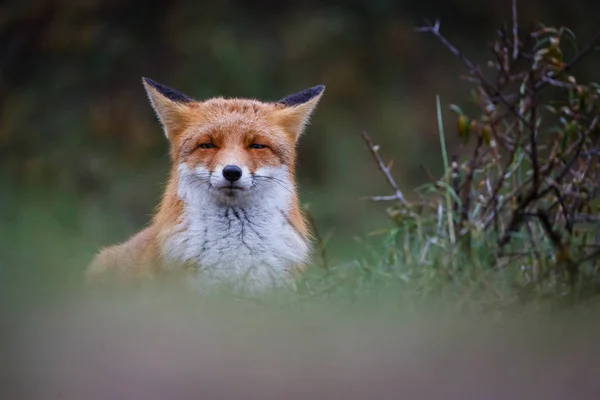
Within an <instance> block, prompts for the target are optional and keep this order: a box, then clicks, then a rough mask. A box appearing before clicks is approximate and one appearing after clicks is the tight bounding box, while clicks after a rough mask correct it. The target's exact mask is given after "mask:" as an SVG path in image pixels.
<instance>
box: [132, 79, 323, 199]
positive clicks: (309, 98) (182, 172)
mask: <svg viewBox="0 0 600 400" xmlns="http://www.w3.org/2000/svg"><path fill="white" fill-rule="evenodd" d="M143 84H144V86H145V89H146V92H147V94H148V97H149V99H150V103H151V104H152V107H153V108H154V110H155V112H156V114H157V116H158V119H159V120H160V122H161V124H162V127H163V130H164V133H165V135H166V137H167V139H168V140H169V142H170V145H171V146H170V147H171V158H172V162H173V166H174V169H175V170H176V174H177V179H178V192H179V197H182V198H184V199H185V198H188V199H190V198H191V197H192V196H193V197H197V196H198V194H199V193H201V194H202V201H207V200H212V201H215V202H220V203H225V204H229V205H232V204H240V203H244V202H252V201H265V200H267V199H269V197H271V196H276V195H277V194H278V193H279V194H282V195H286V193H288V194H293V193H294V182H295V181H294V169H295V168H294V165H295V157H296V151H295V148H296V142H297V141H298V138H299V137H300V135H301V134H302V132H303V130H304V128H305V127H306V125H307V123H308V120H309V117H310V115H311V113H312V112H313V110H314V108H315V106H316V105H317V103H318V102H319V100H320V98H321V96H322V95H323V91H324V89H325V87H324V86H315V87H312V88H310V89H306V90H304V91H302V92H299V93H296V94H293V95H290V96H287V97H285V98H283V99H281V100H279V101H277V102H262V101H258V100H249V99H225V98H213V99H209V100H205V101H197V100H194V99H192V98H191V97H188V96H186V95H184V94H182V93H179V92H178V91H176V90H173V89H171V88H169V87H166V86H164V85H161V84H159V83H157V82H154V81H152V80H151V79H148V78H143ZM207 197H208V198H207Z"/></svg>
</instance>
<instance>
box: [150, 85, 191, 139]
mask: <svg viewBox="0 0 600 400" xmlns="http://www.w3.org/2000/svg"><path fill="white" fill-rule="evenodd" d="M142 82H143V83H144V88H145V89H146V93H147V94H148V99H149V100H150V104H152V108H154V111H155V112H156V115H157V116H158V119H159V120H160V122H161V124H162V126H163V129H164V131H165V135H166V136H167V138H169V137H171V136H172V134H173V133H174V132H175V131H177V130H178V129H179V128H180V127H181V124H182V114H183V111H185V110H186V109H188V107H189V104H190V103H192V102H193V101H194V100H193V99H192V98H190V97H188V96H186V95H184V94H183V93H179V92H178V91H176V90H174V89H171V88H170V87H167V86H165V85H161V84H160V83H158V82H155V81H153V80H152V79H149V78H142Z"/></svg>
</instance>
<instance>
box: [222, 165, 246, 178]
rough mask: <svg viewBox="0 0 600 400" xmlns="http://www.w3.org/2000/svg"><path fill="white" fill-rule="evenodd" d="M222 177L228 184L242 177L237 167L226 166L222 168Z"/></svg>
mask: <svg viewBox="0 0 600 400" xmlns="http://www.w3.org/2000/svg"><path fill="white" fill-rule="evenodd" d="M223 177H224V178H225V179H227V180H228V181H229V182H235V181H237V180H238V179H240V178H241V177H242V169H241V168H240V167H238V166H237V165H226V166H225V168H223Z"/></svg>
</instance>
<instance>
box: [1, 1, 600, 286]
mask: <svg viewBox="0 0 600 400" xmlns="http://www.w3.org/2000/svg"><path fill="white" fill-rule="evenodd" d="M519 3H520V4H519V19H520V23H521V24H528V23H530V22H544V23H545V24H556V25H566V26H568V27H570V28H572V29H573V30H574V32H575V34H576V35H577V36H578V39H579V42H580V43H584V42H585V41H586V39H588V38H589V37H590V36H591V35H592V33H593V31H594V30H595V29H597V27H598V18H597V16H598V15H600V2H598V1H592V0H590V1H576V0H571V1H567V0H555V1H548V0H546V1H542V0H527V1H520V2H519ZM428 18H429V19H435V18H440V19H441V22H442V32H443V33H444V34H446V35H447V36H448V37H449V39H450V40H452V41H453V42H454V43H455V44H456V45H457V46H459V47H460V48H462V49H463V50H464V51H465V53H466V54H467V55H468V56H469V57H470V58H472V59H474V60H476V61H478V62H479V63H481V64H484V63H485V59H486V58H485V57H489V56H490V53H487V52H486V46H487V44H488V41H489V40H491V39H492V38H493V35H494V34H495V27H497V26H499V25H500V24H501V23H502V22H503V21H507V22H510V20H511V1H510V0H493V1H492V0H490V1H485V2H484V1H476V0H419V1H417V0H406V1H391V0H371V1H356V0H346V1H338V2H335V1H316V0H304V1H302V2H299V1H298V2H284V1H271V0H267V1H227V0H223V1H212V2H202V1H197V0H196V1H191V0H170V1H164V0H158V1H154V2H148V1H125V0H118V1H117V0H79V1H75V0H71V1H60V0H56V1H52V0H45V1H44V0H21V1H14V0H9V1H8V2H3V4H2V5H0V188H1V190H0V235H1V239H0V263H1V264H0V268H2V270H1V272H2V273H3V274H4V278H3V279H10V278H16V277H19V278H21V279H31V280H36V279H38V278H39V274H37V273H36V271H39V269H40V268H43V269H44V270H45V271H46V272H47V274H44V276H45V277H47V278H48V279H52V277H53V276H55V277H60V278H56V279H64V276H65V275H64V274H60V273H59V272H61V271H62V272H66V273H68V274H69V276H70V277H71V279H72V280H73V282H77V281H78V279H79V273H80V271H81V270H82V268H83V267H84V266H85V265H86V264H87V263H88V262H89V261H90V258H91V257H92V255H93V253H94V252H95V251H96V250H97V249H98V248H99V247H101V246H104V245H108V244H112V243H116V242H119V241H122V240H124V239H126V238H127V237H128V236H129V235H131V234H133V233H134V232H135V231H137V230H139V229H140V228H141V227H142V226H143V225H144V224H145V223H147V222H148V220H149V217H150V215H151V214H152V212H153V210H154V207H155V206H156V204H157V202H158V199H159V196H160V193H161V190H162V185H163V183H164V181H165V179H166V176H167V172H168V166H169V164H168V163H169V160H168V149H167V141H166V140H165V138H164V136H163V134H162V132H161V129H160V126H159V124H158V122H157V121H156V120H155V117H154V115H153V112H152V110H151V108H150V106H149V104H148V102H147V99H146V96H145V93H144V91H143V87H142V84H141V77H142V76H148V77H151V78H152V79H155V80H157V81H159V82H161V83H164V84H166V85H168V86H171V87H174V88H176V89H179V90H181V91H182V92H184V93H186V94H188V95H190V96H192V97H195V98H198V99H204V98H208V97H211V96H216V95H224V96H236V97H253V98H259V99H263V100H277V99H279V98H281V97H283V96H284V95H286V94H289V93H293V92H296V91H299V90H302V89H304V88H306V87H310V86H313V85H316V84H325V85H326V86H327V91H326V94H325V96H324V98H323V100H322V102H321V103H320V106H319V108H318V110H317V111H316V113H315V115H314V118H313V119H312V125H311V126H310V127H309V129H308V130H307V132H306V135H305V136H304V137H303V138H302V140H301V144H300V152H299V154H300V157H299V166H298V174H299V181H300V184H301V199H302V201H303V202H305V203H310V204H311V209H312V210H313V212H314V215H315V218H316V222H317V224H318V226H319V229H320V230H321V231H322V233H327V232H330V231H332V230H333V239H332V241H331V247H330V249H331V252H332V254H333V256H334V257H336V258H337V259H346V258H350V257H354V256H356V255H357V254H360V251H361V248H360V246H356V245H354V242H353V238H354V237H355V236H365V235H366V234H367V233H368V232H369V231H370V230H373V229H377V228H381V227H383V226H385V224H387V222H386V219H385V215H384V213H382V209H383V207H384V205H381V204H373V203H368V202H365V201H363V200H361V199H360V197H361V196H365V195H376V194H379V195H383V194H389V190H388V188H387V186H386V183H385V181H384V179H383V177H382V176H381V174H380V173H379V171H378V170H377V168H376V166H375V164H374V163H373V161H372V160H371V158H370V155H369V153H368V152H367V151H366V149H365V147H364V146H363V143H362V141H361V139H360V135H359V134H360V132H361V131H362V130H367V131H368V132H370V134H371V136H372V137H373V139H374V141H375V142H376V143H378V144H380V145H381V146H382V150H381V153H382V155H384V156H385V158H386V161H387V160H391V159H394V165H393V171H394V174H395V176H396V177H397V179H398V181H399V183H400V184H401V187H402V189H403V190H404V191H405V192H406V193H407V194H408V195H409V196H410V191H411V190H410V189H411V188H413V187H415V186H416V185H418V184H420V183H423V182H424V181H425V180H426V179H427V174H426V172H425V169H424V166H426V168H427V169H428V170H429V171H431V172H432V174H433V175H436V176H437V175H438V174H439V173H440V172H441V171H442V165H441V160H440V148H439V142H438V136H437V135H438V134H437V125H436V124H437V123H436V117H435V116H436V109H435V96H436V94H439V95H440V96H441V99H442V104H443V105H444V116H445V124H446V128H447V132H449V136H450V137H449V138H448V139H447V143H448V145H449V146H450V148H451V149H452V150H451V151H452V152H455V151H459V150H460V149H459V147H458V145H457V143H456V141H455V140H454V137H453V126H454V119H453V117H452V114H451V113H448V112H447V105H448V104H449V103H454V102H456V103H459V104H461V105H465V100H467V99H468V94H469V86H468V85H467V84H465V83H463V82H461V81H460V79H459V75H460V74H461V73H462V72H464V70H463V68H462V65H461V64H460V63H459V61H457V60H456V59H455V58H454V57H453V56H452V55H451V54H450V53H449V52H448V51H447V50H446V49H445V48H444V47H443V46H442V45H441V44H440V43H439V42H438V41H437V40H436V39H435V38H433V37H431V36H429V35H427V34H419V33H415V32H414V28H415V27H417V26H418V25H421V24H422V23H423V22H424V21H425V19H428ZM594 57H595V58H594ZM599 65H600V60H599V58H598V55H594V56H592V58H591V59H590V61H588V62H587V63H586V64H585V66H584V67H582V68H585V70H584V71H582V72H580V74H579V76H581V77H583V78H585V77H590V78H591V79H593V78H594V77H595V79H597V75H596V74H597V70H598V66H599ZM595 75H596V76H595ZM467 108H468V107H467ZM33 266H35V267H33ZM45 279H46V278H45Z"/></svg>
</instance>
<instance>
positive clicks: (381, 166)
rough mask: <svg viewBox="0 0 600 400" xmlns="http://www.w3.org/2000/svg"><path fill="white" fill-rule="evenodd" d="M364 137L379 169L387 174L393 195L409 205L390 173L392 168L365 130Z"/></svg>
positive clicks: (386, 177)
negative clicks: (386, 163)
mask: <svg viewBox="0 0 600 400" xmlns="http://www.w3.org/2000/svg"><path fill="white" fill-rule="evenodd" d="M362 138H363V140H364V141H365V144H366V145H367V149H369V152H370V153H371V155H372V156H373V158H374V159H375V161H376V162H377V166H378V167H379V169H380V170H381V172H382V173H383V175H384V176H385V179H386V180H387V181H388V183H389V184H390V186H391V187H392V189H393V190H394V195H393V196H394V197H395V199H396V200H398V201H399V202H401V203H402V204H403V205H405V206H408V205H409V203H408V202H407V201H406V199H405V197H404V195H403V194H402V192H401V191H400V189H399V188H398V185H397V184H396V181H395V180H394V177H393V176H392V174H391V173H390V170H389V169H388V167H386V166H385V163H384V162H383V160H382V159H381V156H380V155H379V152H378V149H377V147H375V145H374V144H373V141H372V140H371V138H370V137H369V135H368V134H367V132H365V131H363V132H362ZM379 198H381V196H379ZM378 201H381V200H378Z"/></svg>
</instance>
